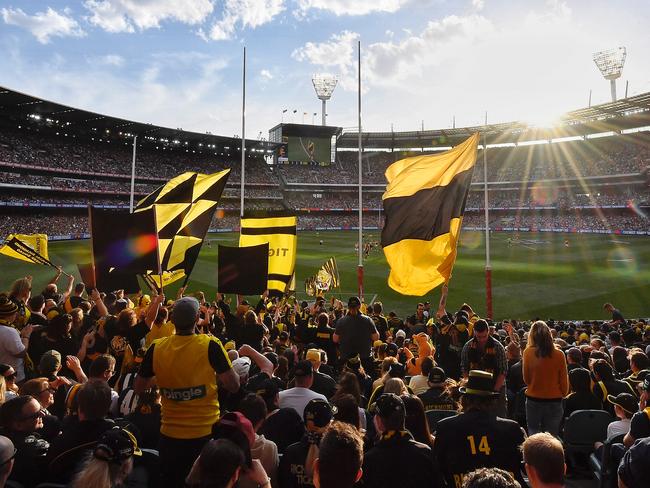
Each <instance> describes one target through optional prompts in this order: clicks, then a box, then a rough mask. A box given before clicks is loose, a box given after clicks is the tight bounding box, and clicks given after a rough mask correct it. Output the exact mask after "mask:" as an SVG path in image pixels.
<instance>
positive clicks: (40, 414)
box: [21, 410, 45, 421]
mask: <svg viewBox="0 0 650 488" xmlns="http://www.w3.org/2000/svg"><path fill="white" fill-rule="evenodd" d="M43 417H45V414H44V413H43V411H42V410H39V411H38V412H35V413H33V414H31V415H26V416H24V417H22V419H21V420H22V421H27V420H34V419H38V418H43Z"/></svg>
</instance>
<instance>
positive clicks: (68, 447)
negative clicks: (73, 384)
mask: <svg viewBox="0 0 650 488" xmlns="http://www.w3.org/2000/svg"><path fill="white" fill-rule="evenodd" d="M76 403H77V411H76V413H77V415H76V416H70V417H68V418H67V419H66V422H65V423H64V424H63V428H62V432H61V435H60V436H58V437H56V438H55V439H54V440H53V441H52V445H51V446H50V449H49V451H48V453H47V465H48V470H49V476H50V478H49V479H50V480H53V481H57V482H60V483H68V482H69V481H70V480H71V479H72V477H73V475H74V473H75V472H76V471H77V469H78V468H79V466H80V465H81V462H82V460H83V459H84V456H85V455H86V454H87V453H88V450H89V449H91V448H92V447H93V446H94V445H95V443H96V442H97V440H98V439H99V438H100V437H101V435H102V434H103V433H104V432H106V431H107V430H109V429H112V428H113V427H114V426H115V423H114V422H113V421H112V420H110V419H108V418H106V417H107V415H108V409H109V407H110V405H111V389H110V387H109V386H108V384H106V382H103V381H98V380H90V381H89V382H88V383H86V384H84V385H83V386H82V387H81V388H80V389H79V391H78V393H77V394H76Z"/></svg>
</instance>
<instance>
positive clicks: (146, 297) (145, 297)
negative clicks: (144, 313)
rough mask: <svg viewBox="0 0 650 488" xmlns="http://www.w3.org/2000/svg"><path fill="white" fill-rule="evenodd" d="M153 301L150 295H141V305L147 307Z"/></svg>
mask: <svg viewBox="0 0 650 488" xmlns="http://www.w3.org/2000/svg"><path fill="white" fill-rule="evenodd" d="M150 303H151V297H150V296H149V295H142V296H141V297H140V302H139V306H140V307H147V306H149V304H150Z"/></svg>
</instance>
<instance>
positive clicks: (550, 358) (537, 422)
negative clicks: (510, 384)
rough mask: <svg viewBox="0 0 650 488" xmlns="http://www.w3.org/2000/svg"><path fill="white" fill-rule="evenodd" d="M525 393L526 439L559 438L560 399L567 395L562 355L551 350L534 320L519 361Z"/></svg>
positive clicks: (540, 323) (545, 327)
mask: <svg viewBox="0 0 650 488" xmlns="http://www.w3.org/2000/svg"><path fill="white" fill-rule="evenodd" d="M522 366H523V376H524V382H525V383H526V385H528V388H527V389H526V418H527V423H528V435H533V434H537V433H538V432H549V433H551V434H552V435H554V436H555V437H558V436H559V433H560V423H561V422H562V415H563V409H562V399H563V398H564V397H565V396H566V395H567V394H568V393H569V375H568V373H567V365H566V358H565V357H564V353H563V352H562V351H561V350H559V349H557V348H556V347H555V344H554V343H553V336H552V335H551V329H550V328H549V327H548V325H546V322H543V321H541V320H538V321H537V322H535V323H534V324H533V325H532V327H531V328H530V333H529V334H528V345H527V347H526V349H525V350H524V354H523V358H522Z"/></svg>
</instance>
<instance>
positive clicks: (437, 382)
mask: <svg viewBox="0 0 650 488" xmlns="http://www.w3.org/2000/svg"><path fill="white" fill-rule="evenodd" d="M446 379H447V375H446V374H445V372H444V371H443V369H442V368H439V367H437V366H436V367H435V368H432V369H431V371H430V372H429V377H428V379H427V384H428V385H429V389H428V390H427V391H425V392H424V393H422V394H420V395H418V398H419V399H420V400H422V403H423V404H424V411H425V412H428V411H429V410H457V407H456V402H454V400H453V399H452V398H451V396H449V394H448V393H447V385H446V384H445V380H446Z"/></svg>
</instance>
